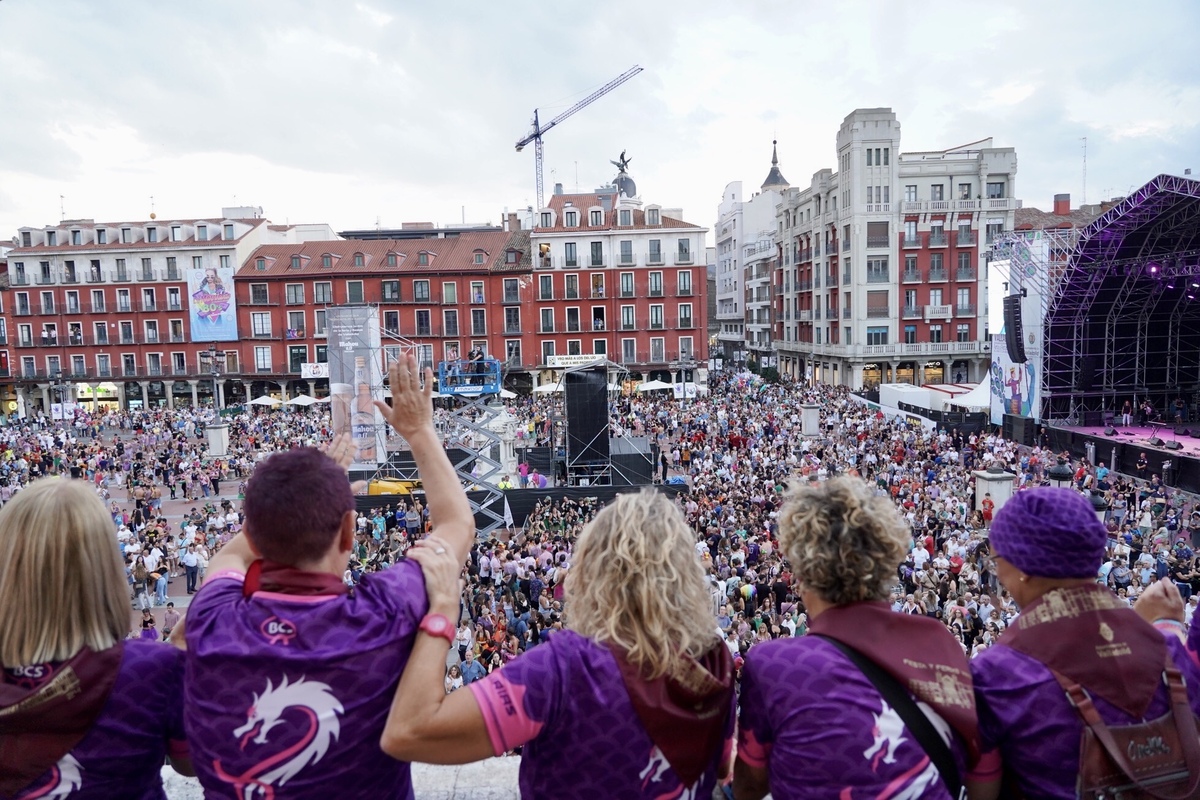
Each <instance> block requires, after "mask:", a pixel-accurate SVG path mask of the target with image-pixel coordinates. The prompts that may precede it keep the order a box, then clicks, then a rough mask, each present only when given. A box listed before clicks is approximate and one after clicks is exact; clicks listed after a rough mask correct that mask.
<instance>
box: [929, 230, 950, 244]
mask: <svg viewBox="0 0 1200 800" xmlns="http://www.w3.org/2000/svg"><path fill="white" fill-rule="evenodd" d="M947 244H948V242H947V240H946V234H944V233H938V232H937V231H934V232H933V233H931V234H929V246H930V247H946V245H947Z"/></svg>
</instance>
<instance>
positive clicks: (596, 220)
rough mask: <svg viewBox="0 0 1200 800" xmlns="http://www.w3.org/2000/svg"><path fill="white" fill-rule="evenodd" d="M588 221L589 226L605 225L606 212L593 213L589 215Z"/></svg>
mask: <svg viewBox="0 0 1200 800" xmlns="http://www.w3.org/2000/svg"><path fill="white" fill-rule="evenodd" d="M588 220H589V222H588V224H589V225H591V226H593V227H596V226H599V225H603V224H604V212H603V211H592V212H591V213H590V214H589V215H588Z"/></svg>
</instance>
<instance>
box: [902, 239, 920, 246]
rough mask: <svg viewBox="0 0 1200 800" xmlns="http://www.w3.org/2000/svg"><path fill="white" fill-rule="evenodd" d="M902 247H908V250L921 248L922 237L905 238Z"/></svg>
mask: <svg viewBox="0 0 1200 800" xmlns="http://www.w3.org/2000/svg"><path fill="white" fill-rule="evenodd" d="M902 246H903V247H907V248H913V247H920V246H921V237H920V236H905V237H904V242H903V244H902Z"/></svg>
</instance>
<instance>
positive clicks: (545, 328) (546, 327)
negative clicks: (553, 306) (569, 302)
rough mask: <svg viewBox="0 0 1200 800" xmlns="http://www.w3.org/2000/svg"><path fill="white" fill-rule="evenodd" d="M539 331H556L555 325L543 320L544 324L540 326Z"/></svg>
mask: <svg viewBox="0 0 1200 800" xmlns="http://www.w3.org/2000/svg"><path fill="white" fill-rule="evenodd" d="M538 333H554V325H547V324H546V323H544V322H543V323H542V326H541V327H540V328H538Z"/></svg>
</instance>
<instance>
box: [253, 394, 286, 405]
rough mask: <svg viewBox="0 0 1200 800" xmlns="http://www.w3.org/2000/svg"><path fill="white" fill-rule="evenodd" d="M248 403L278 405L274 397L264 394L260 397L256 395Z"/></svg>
mask: <svg viewBox="0 0 1200 800" xmlns="http://www.w3.org/2000/svg"><path fill="white" fill-rule="evenodd" d="M250 405H252V406H277V405H279V401H278V400H276V399H275V398H274V397H267V396H266V395H263V396H262V397H256V398H254V399H253V400H251V401H250Z"/></svg>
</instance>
